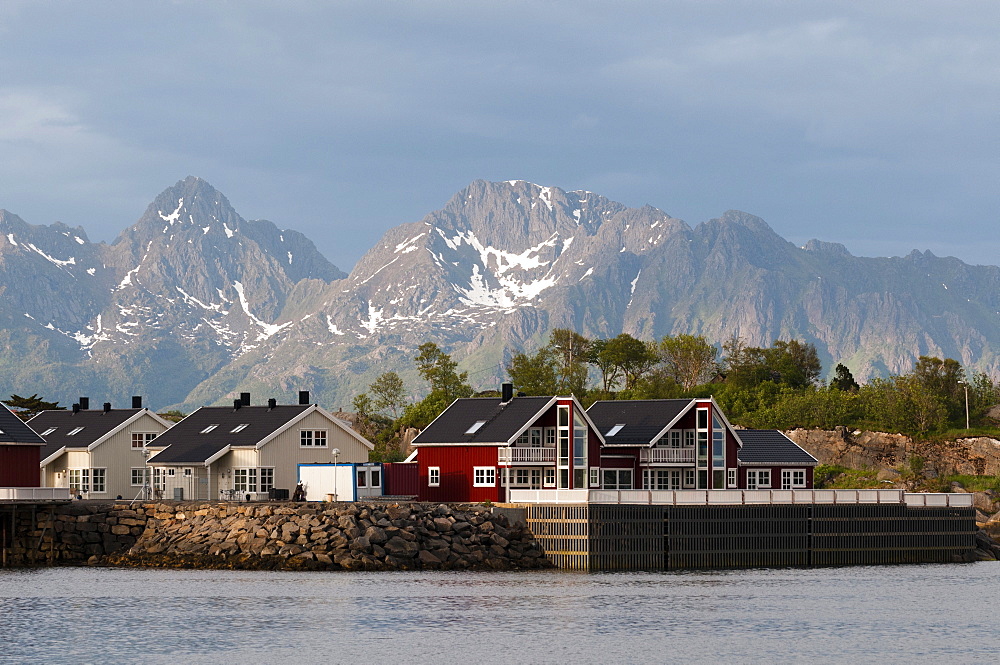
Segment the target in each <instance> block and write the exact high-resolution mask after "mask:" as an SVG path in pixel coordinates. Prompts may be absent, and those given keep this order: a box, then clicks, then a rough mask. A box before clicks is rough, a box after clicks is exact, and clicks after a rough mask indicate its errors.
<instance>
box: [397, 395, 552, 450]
mask: <svg viewBox="0 0 1000 665" xmlns="http://www.w3.org/2000/svg"><path fill="white" fill-rule="evenodd" d="M552 399H553V398H552V397H515V398H514V399H512V400H511V401H509V402H507V403H506V404H504V403H503V402H502V401H501V400H500V398H499V397H470V398H468V399H459V400H455V402H454V403H453V404H452V405H451V406H449V407H448V408H447V409H445V411H444V413H442V414H441V415H440V416H438V417H437V419H436V420H435V421H434V422H432V423H431V424H430V425H428V426H427V428H426V429H424V431H423V432H421V433H420V434H419V435H418V436H417V438H416V439H414V440H413V443H414V444H422V443H423V444H427V443H504V442H508V441H510V440H511V439H513V438H514V435H515V434H516V433H517V432H518V431H519V430H520V429H521V428H522V427H524V426H525V425H528V424H529V423H530V422H531V421H532V420H533V419H534V418H535V416H536V415H537V414H538V412H539V411H541V410H542V409H543V408H545V405H546V404H548V403H549V402H551V401H552ZM480 420H482V421H485V422H484V423H483V425H482V426H481V427H480V428H479V429H478V430H476V431H475V432H474V433H472V434H466V432H467V431H468V430H469V428H470V427H472V426H473V425H474V424H476V423H477V422H479V421H480Z"/></svg>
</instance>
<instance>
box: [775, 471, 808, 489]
mask: <svg viewBox="0 0 1000 665" xmlns="http://www.w3.org/2000/svg"><path fill="white" fill-rule="evenodd" d="M797 474H802V481H801V482H798V483H797V482H795V476H796V475H797ZM805 486H806V470H805V469H782V470H781V489H783V490H797V489H804V488H805Z"/></svg>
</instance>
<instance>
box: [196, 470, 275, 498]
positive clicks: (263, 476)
mask: <svg viewBox="0 0 1000 665" xmlns="http://www.w3.org/2000/svg"><path fill="white" fill-rule="evenodd" d="M184 470H185V471H187V469H184ZM185 475H188V474H185ZM272 489H274V469H269V468H264V469H261V470H260V491H261V492H270V491H271V490H272Z"/></svg>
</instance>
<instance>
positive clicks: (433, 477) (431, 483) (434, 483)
mask: <svg viewBox="0 0 1000 665" xmlns="http://www.w3.org/2000/svg"><path fill="white" fill-rule="evenodd" d="M427 486H428V487H440V486H441V467H439V466H429V467H427Z"/></svg>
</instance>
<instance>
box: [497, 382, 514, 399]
mask: <svg viewBox="0 0 1000 665" xmlns="http://www.w3.org/2000/svg"><path fill="white" fill-rule="evenodd" d="M512 399H514V384H513V383H504V384H502V385H501V386H500V401H501V402H503V403H504V404H506V403H507V402H509V401H511V400H512Z"/></svg>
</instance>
